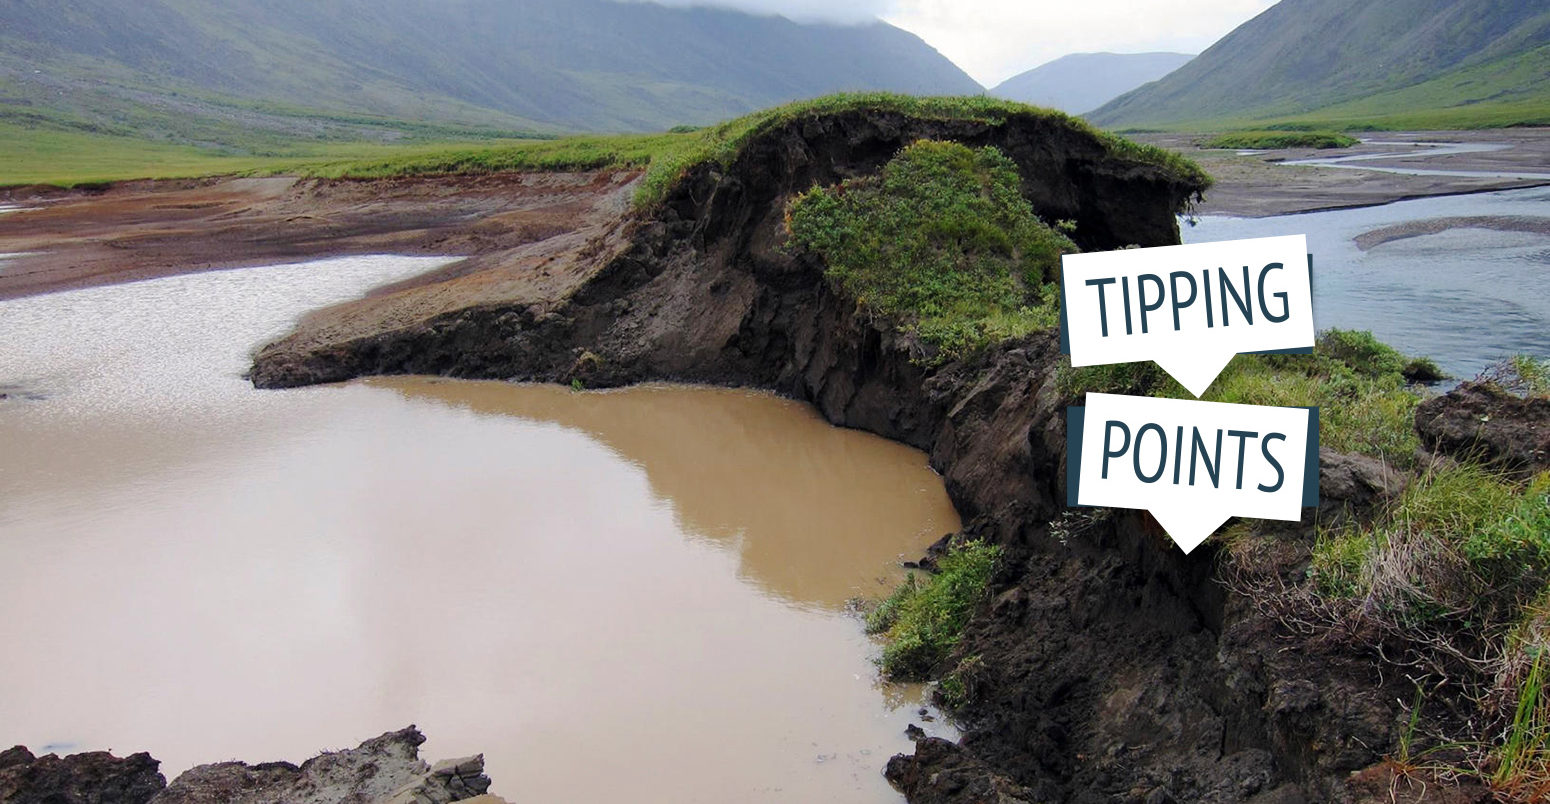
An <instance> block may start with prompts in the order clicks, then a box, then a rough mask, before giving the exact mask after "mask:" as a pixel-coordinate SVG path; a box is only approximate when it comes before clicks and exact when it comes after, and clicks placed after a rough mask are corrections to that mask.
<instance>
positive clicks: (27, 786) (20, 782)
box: [0, 745, 167, 804]
mask: <svg viewBox="0 0 1550 804" xmlns="http://www.w3.org/2000/svg"><path fill="white" fill-rule="evenodd" d="M160 765H161V763H160V762H157V761H156V760H154V759H152V758H151V756H150V755H149V754H132V755H130V756H127V757H124V758H123V759H120V758H118V757H115V756H113V755H112V754H109V753H108V752H106V751H93V752H91V753H86V754H74V755H71V756H67V757H59V756H55V755H54V754H44V755H43V756H41V757H37V756H33V754H32V752H31V751H28V750H27V749H26V748H24V747H22V746H19V745H18V746H16V747H15V748H12V749H10V750H7V751H0V801H3V802H5V804H145V802H148V801H150V800H151V799H152V798H153V797H154V796H155V795H156V794H157V793H158V792H160V791H161V789H162V788H163V787H165V786H166V785H167V780H166V779H165V778H164V777H163V776H162V775H161V772H160V771H159V770H158V768H159V767H160Z"/></svg>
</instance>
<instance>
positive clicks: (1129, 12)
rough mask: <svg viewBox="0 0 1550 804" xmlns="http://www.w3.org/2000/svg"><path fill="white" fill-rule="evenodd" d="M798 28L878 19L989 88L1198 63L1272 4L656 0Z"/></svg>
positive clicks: (1260, 0) (1255, 0) (1245, 0)
mask: <svg viewBox="0 0 1550 804" xmlns="http://www.w3.org/2000/svg"><path fill="white" fill-rule="evenodd" d="M659 1H660V2H663V3H664V4H665V5H707V6H718V7H724V8H735V9H739V10H742V11H748V12H752V13H756V14H780V15H783V16H786V17H790V18H791V19H794V20H798V21H804V22H808V21H826V22H852V23H853V22H862V21H866V20H869V19H872V18H876V17H881V18H882V19H885V20H887V21H888V22H891V23H893V24H894V25H897V26H899V27H900V28H903V29H905V30H907V31H910V32H911V33H913V34H915V35H916V36H919V37H920V38H921V39H924V40H926V42H927V43H928V44H930V45H931V46H932V47H935V48H936V49H937V50H939V51H941V52H942V54H943V55H945V56H947V57H948V58H949V59H952V60H953V62H955V63H956V64H957V65H958V66H959V67H961V68H963V70H964V71H965V72H967V73H968V74H969V75H971V76H973V77H974V79H975V80H976V81H979V82H980V83H981V84H984V85H986V86H994V85H996V84H999V83H1001V82H1002V81H1004V80H1006V79H1007V78H1010V77H1012V76H1014V75H1016V74H1018V73H1020V72H1023V71H1024V70H1030V69H1032V68H1034V67H1037V66H1039V65H1040V64H1043V63H1045V62H1047V61H1051V60H1053V59H1056V58H1059V57H1061V56H1064V55H1066V54H1067V53H1090V52H1095V51H1110V52H1114V53H1142V52H1146V51H1152V50H1172V51H1178V52H1182V53H1199V52H1200V51H1202V50H1204V49H1205V48H1206V47H1208V46H1210V45H1211V43H1213V42H1215V41H1216V40H1218V39H1220V38H1222V36H1224V35H1226V34H1227V32H1228V31H1231V30H1232V29H1233V28H1236V27H1238V26H1239V25H1240V24H1242V23H1244V22H1246V21H1248V20H1249V19H1250V18H1252V17H1253V16H1255V15H1256V14H1259V13H1260V12H1261V11H1264V10H1265V9H1267V8H1269V7H1271V6H1272V5H1275V0H1186V1H1185V2H1161V1H1160V0H659Z"/></svg>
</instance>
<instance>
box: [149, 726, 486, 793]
mask: <svg viewBox="0 0 1550 804" xmlns="http://www.w3.org/2000/svg"><path fill="white" fill-rule="evenodd" d="M424 742H425V735H423V734H421V733H420V731H419V729H416V728H415V727H413V726H410V727H408V728H406V729H401V730H399V731H393V732H388V733H387V734H384V735H382V736H381V737H374V738H372V739H370V740H367V741H366V742H364V743H361V744H360V746H359V747H357V748H352V749H349V750H346V751H332V752H328V753H324V754H319V755H318V756H316V757H313V758H312V759H309V760H307V761H306V762H304V763H302V764H301V766H300V767H298V766H296V765H292V764H290V763H289V762H265V763H261V764H258V765H248V764H247V763H244V762H220V763H217V764H214V765H201V766H199V767H197V768H194V769H192V770H189V771H187V772H186V773H184V774H183V775H181V776H179V777H178V778H177V779H175V780H174V781H173V782H172V784H170V785H168V786H167V789H166V790H163V791H162V792H161V793H160V794H158V795H157V796H155V797H154V798H152V799H151V802H152V804H446V803H447V802H451V801H463V800H465V799H470V798H473V797H474V796H478V795H481V794H483V793H485V792H486V791H487V790H489V789H490V779H489V777H488V776H485V775H484V757H483V756H474V757H467V758H465V759H453V760H447V761H444V762H439V763H437V764H436V765H434V766H431V765H428V764H426V763H425V761H424V760H422V759H420V744H421V743H424Z"/></svg>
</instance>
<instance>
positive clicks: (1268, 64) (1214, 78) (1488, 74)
mask: <svg viewBox="0 0 1550 804" xmlns="http://www.w3.org/2000/svg"><path fill="white" fill-rule="evenodd" d="M1547 75H1550V4H1545V3H1543V2H1528V1H1527V0H1281V2H1279V3H1277V4H1276V5H1274V6H1271V7H1270V8H1269V9H1267V10H1266V11H1264V12H1263V13H1261V14H1260V15H1259V16H1257V17H1255V18H1254V19H1252V20H1249V21H1248V22H1246V23H1244V24H1243V25H1241V26H1239V27H1238V28H1237V29H1236V30H1234V31H1232V32H1231V33H1229V34H1228V35H1227V36H1225V37H1223V38H1222V39H1221V40H1220V41H1218V42H1217V43H1216V44H1214V45H1212V46H1211V47H1210V48H1208V49H1207V50H1206V51H1205V52H1204V53H1201V54H1200V55H1199V56H1197V57H1196V58H1195V59H1194V60H1192V61H1191V62H1189V63H1188V64H1186V65H1184V66H1183V67H1181V68H1179V69H1178V70H1177V71H1175V72H1173V73H1172V74H1170V75H1168V76H1167V77H1165V78H1163V79H1162V80H1160V81H1158V82H1156V83H1155V84H1150V85H1147V86H1144V87H1140V88H1138V89H1135V90H1133V91H1131V92H1128V93H1126V94H1124V95H1122V96H1120V97H1119V98H1116V99H1114V100H1113V101H1111V102H1109V103H1107V104H1105V105H1104V106H1103V107H1102V108H1100V109H1097V110H1096V111H1094V112H1093V113H1092V115H1090V117H1091V119H1092V120H1093V121H1094V122H1096V123H1098V124H1100V125H1106V126H1149V125H1171V124H1180V123H1186V122H1191V121H1208V122H1210V121H1232V122H1240V123H1241V122H1245V121H1248V122H1252V121H1253V120H1256V119H1258V120H1267V119H1274V118H1279V117H1296V116H1299V115H1313V116H1326V117H1329V118H1331V119H1340V118H1342V117H1343V118H1347V119H1358V118H1361V117H1363V116H1369V117H1382V116H1386V115H1387V116H1394V115H1404V114H1414V113H1415V112H1417V111H1418V110H1428V109H1431V110H1443V111H1448V112H1451V113H1454V114H1456V115H1460V116H1462V115H1465V114H1472V115H1480V116H1483V115H1485V114H1488V113H1489V114H1495V113H1506V112H1510V111H1511V110H1512V109H1514V108H1519V107H1526V106H1533V105H1535V104H1550V81H1547V80H1546V76H1547ZM1470 107H1478V108H1474V109H1471V108H1470Z"/></svg>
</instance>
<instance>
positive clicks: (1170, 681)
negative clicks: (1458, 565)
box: [251, 113, 1409, 802]
mask: <svg viewBox="0 0 1550 804" xmlns="http://www.w3.org/2000/svg"><path fill="white" fill-rule="evenodd" d="M923 137H930V138H937V139H953V140H958V141H961V142H964V143H967V144H970V145H995V146H997V147H998V148H1000V149H1002V150H1003V151H1004V152H1005V153H1006V154H1007V155H1008V156H1009V157H1011V158H1012V159H1013V160H1014V161H1016V162H1017V163H1018V165H1019V168H1020V169H1021V170H1022V172H1023V176H1024V179H1025V183H1024V192H1025V195H1027V197H1028V198H1029V200H1030V201H1031V202H1032V204H1033V206H1034V208H1035V210H1036V211H1037V212H1038V213H1039V214H1040V215H1041V216H1043V217H1044V218H1045V219H1046V220H1057V219H1066V220H1073V221H1075V222H1076V229H1075V233H1074V235H1073V239H1075V240H1076V242H1077V243H1078V244H1079V245H1081V246H1082V247H1083V248H1086V249H1110V248H1117V247H1120V246H1124V245H1128V244H1138V245H1142V246H1155V245H1165V244H1171V243H1175V242H1177V240H1178V230H1177V223H1176V218H1175V213H1177V212H1178V211H1180V210H1181V209H1183V208H1184V207H1185V206H1186V204H1187V203H1188V201H1189V199H1190V198H1191V197H1192V196H1194V195H1195V194H1197V193H1198V191H1199V190H1200V188H1199V187H1198V186H1193V185H1191V184H1189V183H1188V182H1186V181H1183V180H1181V179H1180V178H1179V177H1178V176H1176V175H1174V174H1171V173H1169V172H1168V171H1166V170H1164V169H1162V168H1159V167H1157V166H1156V165H1153V164H1148V163H1144V162H1141V161H1138V160H1133V159H1129V158H1126V157H1124V156H1117V155H1115V154H1114V153H1112V152H1110V151H1109V150H1107V149H1105V148H1104V146H1103V145H1102V143H1101V142H1100V141H1099V140H1098V139H1097V138H1096V137H1095V136H1094V135H1093V134H1091V133H1090V132H1088V131H1086V130H1084V129H1081V128H1078V127H1075V126H1072V125H1070V124H1069V123H1061V122H1060V121H1059V120H1058V119H1054V118H1048V117H1037V116H1030V117H1028V118H1027V119H1017V118H1013V119H1009V120H1007V121H1004V122H1003V123H1000V124H990V123H967V122H942V121H921V120H913V119H909V118H905V117H901V116H897V115H888V114H882V115H867V114H862V113H854V114H841V115H834V116H829V117H820V118H813V119H808V120H804V121H799V122H797V123H793V124H791V125H787V126H784V127H780V128H777V129H775V130H772V131H768V132H765V133H764V134H763V135H761V136H760V137H759V138H757V139H756V141H755V142H753V143H751V144H750V145H749V146H748V147H747V148H746V149H745V150H744V151H743V152H742V154H741V155H740V156H739V157H737V159H736V160H735V161H734V162H733V163H732V164H731V165H730V166H728V167H725V168H723V167H718V166H715V165H704V166H701V167H698V168H695V169H693V170H691V171H690V172H689V173H688V174H687V175H686V176H685V178H684V179H683V181H682V182H681V184H680V186H679V187H678V189H677V190H676V191H675V192H674V193H672V194H671V195H670V196H669V197H668V199H667V201H666V202H665V203H664V204H663V205H662V207H661V208H660V209H658V210H657V211H656V212H655V213H654V214H653V215H652V216H650V217H647V218H639V219H634V220H625V221H621V222H620V223H619V224H618V225H616V226H614V227H611V228H609V229H608V230H607V231H606V232H601V233H599V234H598V235H597V237H596V238H595V239H594V240H593V241H592V244H591V245H590V246H589V247H588V248H587V249H585V250H582V251H579V252H576V253H575V254H574V255H572V256H571V257H568V258H566V259H565V260H563V261H561V263H560V264H559V265H557V266H556V267H555V268H554V270H555V271H559V272H563V273H564V274H565V275H566V276H569V277H572V279H573V280H574V281H573V282H572V284H570V285H569V286H568V287H567V289H566V290H565V292H564V293H563V294H562V295H559V296H553V297H548V298H544V299H542V300H537V301H527V302H523V303H511V302H498V303H490V304H478V305H470V306H467V307H465V308H463V309H458V310H452V311H443V312H439V313H438V314H436V315H434V316H431V317H426V318H420V319H413V317H412V316H409V315H405V314H400V313H399V312H391V313H384V312H383V309H384V308H383V306H382V305H383V304H384V302H382V301H381V300H378V301H376V302H373V306H372V307H371V308H369V309H368V308H366V307H361V306H345V307H342V308H339V309H337V310H334V311H331V312H328V313H325V314H321V315H320V316H318V317H316V318H314V319H311V320H309V321H307V322H303V324H302V325H301V326H300V327H299V328H298V330H297V332H295V333H293V334H292V335H291V336H288V337H287V338H285V339H283V340H281V341H279V342H277V343H275V344H271V345H270V346H268V347H266V348H265V349H264V350H263V351H262V352H261V353H260V354H259V355H258V356H257V358H256V360H255V364H254V368H253V371H252V375H251V376H252V379H253V381H254V382H255V384H257V385H260V386H264V387H282V386H290V385H297V384H305V383H309V382H319V381H331V380H339V379H345V378H348V377H353V376H357V375H362V374H374V373H431V374H443V375H450V376H459V377H480V378H501V379H521V380H542V381H561V382H567V381H570V380H572V379H580V380H582V381H584V382H585V383H586V384H588V385H591V386H610V385H620V384H625V383H631V382H637V381H643V380H678V381H690V382H703V383H713V384H726V385H744V386H757V387H762V388H768V389H772V390H776V391H778V392H781V393H783V394H786V395H789V396H792V397H795V398H797V399H802V400H806V401H809V402H811V403H812V404H813V405H814V406H816V407H817V409H818V410H819V411H820V412H821V413H822V414H823V415H824V416H825V417H826V418H827V419H828V420H829V421H831V422H834V423H836V424H839V425H843V426H847V427H855V428H860V429H864V430H868V431H871V432H873V433H877V434H879V435H882V436H885V437H887V438H891V439H894V440H897V441H901V442H904V443H906V444H910V445H912V446H915V447H918V448H921V449H923V450H925V451H926V452H927V453H928V454H929V455H930V460H931V464H932V466H933V467H935V468H936V469H937V470H938V471H940V472H941V474H942V476H943V479H944V481H945V484H946V486H947V490H948V493H949V494H950V496H951V497H952V499H953V502H954V504H955V505H956V506H957V507H958V510H959V512H960V514H962V515H963V517H964V520H965V521H966V522H969V523H970V524H969V525H968V527H967V530H968V532H969V533H970V534H971V535H974V536H978V537H982V538H986V539H990V540H993V541H995V542H996V543H998V544H1000V545H1002V546H1003V555H1004V556H1005V559H1004V561H1003V562H1002V569H1001V570H1000V573H999V575H998V576H997V577H996V578H995V580H994V583H993V595H992V597H991V600H990V602H989V603H988V604H987V605H985V606H984V607H982V609H981V610H980V611H979V612H978V613H977V614H976V616H975V617H974V620H973V622H972V623H971V624H970V626H969V629H968V632H967V633H966V635H965V637H964V639H963V641H962V643H961V645H960V647H959V650H958V653H957V654H956V655H955V656H954V657H953V661H955V662H956V661H958V660H961V659H969V660H972V661H966V662H964V663H963V664H962V665H961V666H960V667H959V669H960V672H961V674H962V677H963V680H964V681H965V683H966V685H968V686H969V687H970V688H972V689H973V690H974V695H973V698H974V703H973V704H972V705H970V706H968V707H967V708H965V709H964V710H963V711H962V712H960V713H959V714H960V715H961V716H962V717H963V719H964V723H965V725H966V730H965V736H964V739H963V741H962V744H961V745H960V746H948V745H947V744H941V743H938V742H931V741H925V742H921V743H919V745H918V748H917V751H916V753H915V754H914V755H913V756H905V757H899V758H896V759H895V760H894V761H893V762H891V763H890V764H889V775H890V778H892V779H894V780H895V781H896V783H898V784H899V785H900V786H901V789H903V790H905V792H906V793H907V795H909V796H910V797H911V800H913V801H917V802H936V801H998V800H999V801H1007V802H1012V801H1017V800H1038V801H1073V802H1089V801H1091V802H1098V801H1136V802H1170V801H1178V802H1185V801H1189V802H1239V801H1246V800H1252V801H1262V802H1296V801H1342V800H1353V799H1354V798H1355V795H1354V794H1353V793H1352V792H1351V791H1350V790H1348V789H1347V788H1346V784H1345V780H1346V778H1347V777H1348V775H1349V774H1350V772H1351V771H1354V770H1357V769H1360V768H1363V767H1365V766H1367V765H1370V764H1372V763H1373V762H1376V761H1377V760H1378V759H1379V758H1381V757H1382V756H1383V754H1384V752H1385V751H1387V750H1389V749H1390V747H1391V746H1392V744H1393V740H1394V737H1395V735H1396V734H1397V733H1398V730H1399V726H1400V725H1401V724H1400V722H1399V719H1398V718H1397V716H1396V711H1397V709H1396V707H1395V705H1394V704H1393V702H1394V701H1395V700H1396V699H1404V698H1407V697H1408V695H1409V691H1408V690H1405V691H1400V692H1399V694H1398V695H1396V694H1395V692H1396V691H1395V690H1394V689H1389V688H1386V687H1384V686H1382V685H1380V684H1375V683H1374V682H1373V680H1372V676H1373V667H1374V665H1373V659H1372V656H1371V655H1370V653H1363V652H1361V651H1360V650H1358V651H1352V650H1351V649H1350V646H1348V645H1333V644H1331V645H1322V644H1317V643H1315V642H1313V641H1311V640H1310V639H1309V638H1308V636H1307V635H1306V634H1304V633H1299V632H1298V631H1297V630H1296V629H1295V628H1292V627H1289V626H1288V624H1287V623H1286V622H1283V621H1282V620H1281V619H1280V618H1278V616H1277V613H1276V612H1271V611H1263V610H1261V609H1259V608H1257V607H1256V606H1255V605H1253V604H1252V602H1251V601H1249V600H1248V599H1247V598H1245V597H1244V596H1242V595H1234V594H1232V593H1230V592H1229V590H1228V588H1227V587H1226V586H1225V585H1224V584H1223V583H1222V582H1221V578H1220V576H1219V574H1218V568H1219V565H1220V564H1221V563H1222V561H1223V556H1221V555H1220V554H1219V553H1218V552H1217V548H1215V547H1213V546H1207V547H1206V548H1202V549H1199V550H1196V551H1195V552H1194V553H1192V554H1190V555H1188V556H1185V555H1183V554H1182V553H1180V552H1179V551H1178V550H1177V549H1176V548H1174V547H1173V545H1172V544H1171V543H1170V542H1169V541H1168V540H1167V538H1166V536H1165V535H1164V534H1163V532H1162V530H1161V529H1160V528H1158V527H1157V525H1156V523H1155V522H1153V521H1151V520H1150V518H1149V517H1147V516H1146V515H1144V514H1139V513H1128V512H1111V513H1108V514H1103V513H1096V514H1095V513H1092V512H1088V513H1077V514H1068V513H1067V512H1066V510H1065V505H1064V499H1065V497H1064V489H1063V480H1064V471H1063V465H1064V459H1065V432H1064V416H1062V415H1061V414H1062V412H1063V410H1064V408H1065V406H1066V405H1067V404H1069V403H1071V402H1072V401H1073V400H1070V399H1068V398H1066V396H1065V395H1064V394H1063V393H1062V392H1061V390H1060V388H1059V386H1058V383H1057V382H1056V371H1057V367H1058V365H1059V363H1060V350H1059V344H1058V341H1057V338H1056V337H1055V335H1054V334H1052V333H1041V334H1034V335H1030V336H1028V337H1025V338H1022V339H1018V340H1014V341H1010V342H1006V343H1003V344H1001V345H999V346H998V347H996V348H994V349H990V350H987V351H985V352H984V353H981V354H979V355H977V356H975V357H973V358H970V359H967V360H964V361H958V362H952V363H948V364H945V365H940V366H932V364H931V363H932V361H930V360H927V359H923V358H927V357H929V353H928V351H927V350H926V349H925V347H923V346H922V344H921V343H919V342H918V341H916V340H915V339H913V338H911V337H909V336H907V335H905V334H902V333H901V332H900V331H899V329H898V328H897V327H895V326H894V325H893V324H892V323H891V322H888V321H884V320H877V319H875V318H873V317H872V316H870V315H868V314H867V312H866V311H865V309H863V308H860V307H858V305H857V304H856V303H855V302H854V301H853V300H851V299H848V298H845V297H843V296H841V295H839V294H837V293H836V292H834V291H833V290H832V289H831V288H830V287H829V285H828V284H827V283H826V282H825V281H824V277H823V269H822V266H821V265H818V264H817V263H815V262H814V261H812V259H811V258H809V257H806V256H803V255H801V254H796V253H792V252H790V251H789V250H787V249H786V248H785V245H784V244H785V235H784V226H783V217H784V213H785V208H786V203H787V199H789V198H790V197H791V195H792V194H793V193H794V192H798V191H802V190H806V189H808V188H809V187H811V186H813V185H814V184H829V183H833V182H835V181H838V180H840V179H843V178H847V177H850V176H855V175H861V174H865V173H868V172H871V171H874V170H876V169H877V168H878V167H879V166H880V165H882V164H883V163H884V162H885V161H886V160H887V159H888V158H889V157H891V156H892V155H893V154H894V153H895V152H897V150H898V149H899V148H900V147H901V146H903V145H906V144H908V143H910V142H912V141H914V140H916V139H919V138H923ZM587 266H590V267H587ZM435 292H436V290H435V288H434V286H427V287H424V288H419V289H415V290H412V291H409V294H411V295H407V296H403V297H400V298H399V299H398V300H397V301H392V302H389V303H388V304H390V306H391V305H396V307H394V308H393V309H394V310H397V311H405V310H412V309H415V305H416V304H417V301H416V298H415V297H414V296H413V294H430V293H435ZM372 321H376V322H380V325H379V324H373V323H370V322H372ZM342 322H347V323H348V326H343V325H342ZM339 333H345V334H344V335H340V334H339ZM1323 458H1324V463H1325V465H1326V467H1327V468H1329V469H1330V470H1332V477H1331V480H1332V487H1331V489H1330V490H1329V491H1328V492H1326V495H1325V497H1326V502H1327V504H1328V505H1329V506H1330V512H1331V514H1332V515H1334V514H1337V513H1338V515H1341V516H1345V515H1354V516H1361V515H1363V512H1365V511H1367V510H1370V508H1371V507H1372V506H1373V505H1374V504H1376V503H1378V502H1381V501H1382V500H1383V499H1385V498H1386V496H1387V495H1390V494H1392V493H1394V490H1395V489H1396V488H1397V481H1396V480H1395V479H1394V478H1391V477H1389V476H1388V475H1387V474H1386V473H1385V472H1384V470H1383V467H1382V466H1381V465H1378V466H1375V465H1369V464H1368V463H1367V462H1364V461H1362V460H1360V459H1357V458H1352V457H1350V456H1342V455H1339V454H1336V453H1329V454H1327V455H1325V456H1323ZM1311 521H1312V519H1311V516H1310V519H1309V520H1308V523H1311ZM1312 542H1313V539H1312V535H1311V527H1308V526H1307V523H1305V526H1303V527H1299V528H1293V529H1291V530H1290V531H1289V532H1288V533H1286V534H1284V535H1281V536H1277V537H1276V539H1275V540H1274V544H1273V545H1272V547H1273V548H1274V549H1272V550H1270V551H1269V554H1268V556H1267V557H1265V558H1264V559H1263V561H1261V566H1256V567H1255V568H1254V569H1253V571H1254V573H1256V576H1255V577H1256V582H1266V583H1268V582H1277V581H1278V580H1284V579H1287V578H1292V577H1295V575H1296V574H1297V572H1298V571H1299V569H1303V570H1305V568H1306V561H1307V556H1308V553H1309V551H1310V549H1311V546H1312ZM942 669H943V670H950V669H953V668H952V667H951V666H949V667H944V668H942ZM1310 678H1317V679H1318V683H1317V684H1311V683H1310V682H1309V679H1310ZM1391 683H1392V682H1391ZM1028 791H1031V799H1030V798H1029V797H1028V796H1027V795H1025V792H1028Z"/></svg>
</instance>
